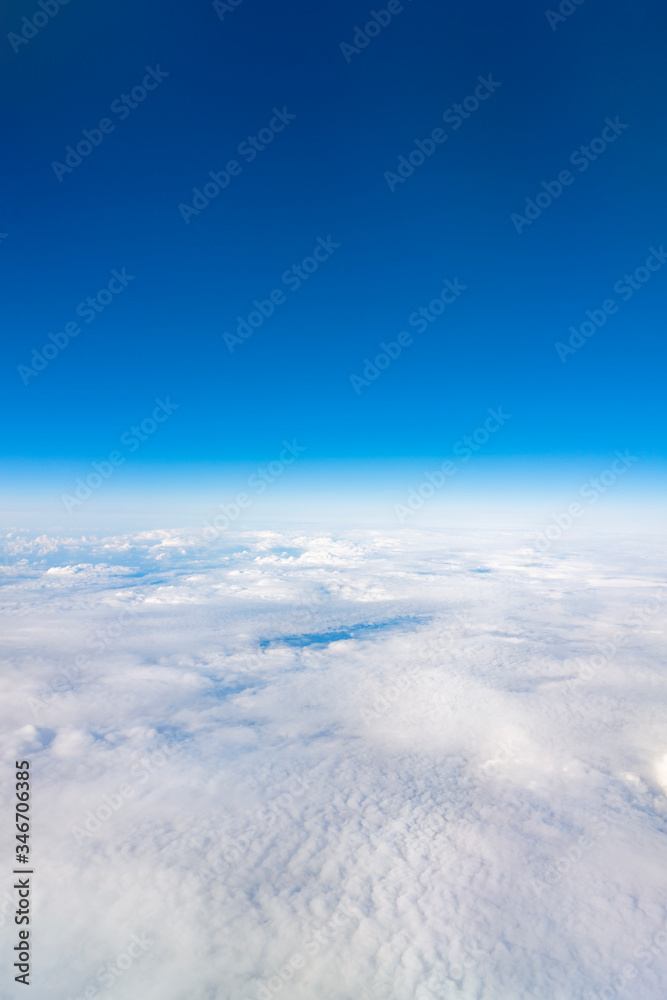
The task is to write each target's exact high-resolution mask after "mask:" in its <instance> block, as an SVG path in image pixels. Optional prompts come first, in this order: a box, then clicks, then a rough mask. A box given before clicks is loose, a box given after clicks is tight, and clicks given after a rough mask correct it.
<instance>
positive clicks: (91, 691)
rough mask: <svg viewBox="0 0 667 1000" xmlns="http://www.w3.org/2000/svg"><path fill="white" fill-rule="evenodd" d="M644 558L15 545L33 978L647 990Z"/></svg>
mask: <svg viewBox="0 0 667 1000" xmlns="http://www.w3.org/2000/svg"><path fill="white" fill-rule="evenodd" d="M664 550H665V545H664V540H662V539H647V538H644V539H643V540H640V541H638V540H636V539H631V538H627V539H620V540H619V539H618V538H615V539H613V540H606V539H605V538H604V537H602V536H597V537H595V538H593V537H592V536H591V537H590V538H588V539H587V540H586V541H585V542H584V543H581V542H578V544H577V554H571V553H569V552H568V551H567V550H565V549H564V548H561V549H559V551H558V552H555V551H554V552H551V551H549V552H547V553H544V554H540V553H537V552H536V551H535V547H534V546H533V545H530V544H528V543H527V542H526V540H525V538H524V537H523V536H522V535H521V534H520V533H518V532H517V533H514V532H511V531H505V532H492V531H489V532H482V531H479V532H475V533H467V534H466V533H463V532H458V533H451V532H450V533H447V532H441V533H437V532H425V531H413V530H407V529H404V530H400V531H370V530H368V531H347V532H345V533H344V534H340V533H338V534H332V533H331V532H329V531H327V530H324V529H323V530H313V529H309V530H305V529H304V530H293V529H279V528H278V529H276V530H264V531H245V532H236V533H232V532H228V533H226V534H225V536H224V537H221V538H220V539H216V540H215V541H214V542H212V543H210V544H206V543H202V540H201V538H200V537H198V536H196V535H195V534H193V533H190V532H188V531H184V532H178V531H164V530H160V531H150V532H140V533H135V534H127V535H122V536H115V537H94V536H90V535H89V536H86V537H48V536H44V535H42V536H38V537H35V536H32V535H28V534H26V533H17V532H12V533H10V534H9V535H7V537H6V538H5V539H4V557H3V562H4V565H3V566H2V567H1V573H2V581H3V594H4V601H3V612H2V618H3V625H4V629H3V631H4V633H5V635H6V642H5V645H4V663H3V669H2V672H1V675H0V687H1V691H2V699H1V702H0V704H1V705H2V707H1V708H0V711H1V713H2V734H3V735H2V749H3V754H4V761H5V771H6V772H7V773H9V771H10V770H11V768H12V767H13V763H14V760H15V759H16V760H20V759H22V758H28V759H30V761H31V769H32V781H33V786H34V798H33V801H32V812H33V829H34V843H33V848H34V854H33V858H34V866H35V871H36V876H35V909H34V930H33V937H34V941H35V957H34V966H33V968H34V972H33V976H34V981H35V984H34V986H33V991H34V994H35V996H36V997H38V998H39V1000H42V998H44V1000H56V998H58V1000H60V998H62V1000H68V998H71V1000H76V998H78V997H83V996H86V997H93V996H95V997H97V996H100V997H103V998H105V1000H131V998H132V1000H133V998H135V997H138V996H141V997H142V998H144V1000H228V998H229V1000H269V998H272V997H278V998H280V1000H282V998H290V1000H312V998H314V997H317V998H319V1000H334V998H335V1000H357V998H360V997H363V998H369V1000H435V998H438V1000H443V998H444V1000H448V998H450V997H451V998H461V1000H468V998H470V1000H472V998H477V1000H519V998H524V997H526V998H528V997H531V998H540V1000H546V998H552V997H553V998H555V1000H576V998H582V1000H583V998H586V1000H591V998H596V997H612V996H615V995H617V994H618V995H621V994H622V992H623V990H627V993H626V994H625V995H627V996H630V995H634V996H641V997H642V998H643V1000H658V998H662V997H663V996H664V981H665V980H664V976H665V969H666V956H667V892H666V889H667V874H666V873H665V865H664V841H665V832H666V828H667V822H666V821H667V797H666V793H667V736H666V729H665V707H666V704H667V678H666V676H665V657H664V652H665V643H664V624H665V611H666V609H667V585H666V584H665V582H664V564H665V558H664V557H665V551H664ZM4 787H5V788H7V787H8V786H7V783H4ZM10 791H11V790H10ZM11 798H12V795H11V794H10V792H7V794H6V795H5V801H4V802H3V808H4V809H5V810H6V813H9V812H10V809H11ZM4 847H5V850H4V851H3V854H4V856H5V857H9V853H10V845H9V837H7V839H6V840H5V844H4ZM5 870H6V871H9V865H7V866H6V868H5ZM1 898H2V905H1V906H0V912H1V917H0V920H2V922H3V923H4V933H5V934H6V936H9V937H11V936H12V934H13V933H14V924H13V908H14V896H13V894H12V889H11V881H9V880H7V881H6V884H5V886H4V887H3V888H2V896H1ZM7 953H8V952H7V951H6V952H5V954H7ZM10 964H11V963H10V960H6V965H7V968H5V969H3V973H2V974H3V976H5V979H6V980H10V978H13V977H12V973H11V969H10V968H9V966H10ZM661 984H662V985H661ZM86 991H88V993H86Z"/></svg>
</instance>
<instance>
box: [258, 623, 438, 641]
mask: <svg viewBox="0 0 667 1000" xmlns="http://www.w3.org/2000/svg"><path fill="white" fill-rule="evenodd" d="M428 620H429V619H428V617H427V616H416V615H406V616H403V617H398V618H390V619H388V620H387V621H384V622H369V623H362V624H359V625H349V626H347V627H346V628H341V629H338V630H335V631H333V630H332V631H331V632H315V633H312V632H310V633H303V634H302V635H284V636H281V637H280V638H278V639H261V640H260V643H259V646H260V649H266V648H267V647H269V646H276V645H283V646H327V645H328V644H329V643H330V642H341V640H344V639H360V638H363V637H364V636H366V635H367V634H368V633H373V632H379V631H381V630H383V629H390V628H395V627H398V628H403V629H410V630H413V629H415V628H417V626H419V625H423V624H424V622H425V621H428Z"/></svg>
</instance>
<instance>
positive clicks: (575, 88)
mask: <svg viewBox="0 0 667 1000" xmlns="http://www.w3.org/2000/svg"><path fill="white" fill-rule="evenodd" d="M399 7H400V9H398V8H399ZM572 8H573V12H572V13H571V14H570V15H568V16H564V15H559V17H558V19H555V17H554V16H547V14H546V13H545V10H544V9H543V8H542V6H541V5H537V4H535V3H528V2H517V3H515V4H513V5H512V9H511V11H508V10H507V9H505V8H498V6H497V5H495V4H491V3H487V2H480V3H477V4H475V5H472V6H470V5H467V6H465V7H462V8H460V9H447V10H444V9H441V8H440V7H439V6H437V5H435V4H427V3H423V2H421V0H408V2H406V3H405V4H404V5H402V6H401V5H399V4H397V3H395V2H394V3H393V4H392V5H390V10H389V11H388V12H387V13H383V12H384V11H385V8H373V9H377V11H378V14H377V17H373V16H372V15H371V13H370V12H369V8H367V7H366V6H364V5H362V4H359V3H352V2H347V0H343V2H341V3H340V4H337V5H336V7H335V8H326V10H322V9H319V8H317V9H316V8H312V7H311V6H309V5H307V4H297V5H296V6H293V7H291V8H290V9H289V10H285V9H282V8H281V9H278V8H276V7H275V6H274V5H272V4H269V3H268V2H265V0H243V2H242V3H238V4H237V5H236V6H235V7H232V6H231V5H224V4H223V5H218V8H217V9H216V7H215V6H214V5H212V4H210V3H208V4H203V5H201V6H198V7H195V8H191V9H188V10H185V9H178V8H174V9H170V10H169V11H167V10H165V9H164V7H163V5H158V4H157V3H152V2H144V3H142V4H141V5H140V7H139V8H137V7H136V5H132V4H129V3H126V2H121V3H119V4H117V5H115V6H114V7H113V8H112V9H108V10H105V11H104V12H101V11H100V10H94V9H91V8H85V7H83V6H81V5H77V4H76V3H73V4H71V5H69V4H68V5H66V6H63V7H62V8H59V9H58V10H57V13H56V14H54V15H53V16H52V17H50V18H49V19H48V23H46V24H44V26H42V27H39V28H38V29H35V28H32V27H30V26H29V24H28V22H23V21H22V18H24V17H26V16H27V17H32V16H33V14H34V13H35V12H36V11H38V8H37V7H35V8H34V10H33V7H32V6H30V5H29V4H27V3H25V2H22V3H18V2H11V3H8V4H7V5H6V6H5V8H4V13H3V15H2V22H3V28H4V33H5V36H6V45H5V50H4V53H3V55H2V74H3V93H4V110H3V116H4V121H5V134H6V136H7V138H8V143H9V147H10V149H11V154H12V155H11V157H6V158H5V163H4V165H3V168H2V169H3V185H2V187H3V192H4V198H3V209H2V220H1V224H0V228H1V229H2V230H3V239H2V243H1V245H0V252H1V253H2V255H3V260H2V265H3V267H2V274H3V279H4V293H5V294H4V302H5V328H6V330H7V334H8V335H7V338H6V341H5V343H6V348H5V364H4V366H3V370H2V395H3V400H4V405H5V424H6V427H7V428H8V433H7V434H6V435H5V437H4V444H3V449H2V454H3V460H4V462H5V472H6V478H7V479H8V482H9V487H10V491H11V490H14V491H16V490H19V491H20V490H21V489H22V486H21V485H20V484H21V483H22V482H24V481H25V480H26V477H28V478H30V477H31V475H32V473H31V471H30V470H31V469H32V468H34V463H37V468H41V469H42V470H43V478H42V482H46V480H47V478H48V476H49V475H50V473H49V472H48V469H49V468H51V466H48V467H47V466H45V465H43V463H44V462H45V460H48V461H49V462H50V463H55V465H56V466H59V467H60V468H61V469H62V468H67V469H68V470H69V469H70V468H73V469H75V470H77V469H78V472H79V474H85V473H86V471H87V470H88V471H89V467H90V463H91V462H93V461H98V462H99V461H102V460H104V459H106V458H107V456H108V455H109V453H110V452H112V451H114V450H115V449H116V448H118V446H119V442H120V441H121V438H122V436H123V435H124V434H126V435H129V437H128V438H126V440H129V439H130V438H134V432H132V431H131V430H130V429H131V428H132V427H137V426H138V427H140V428H141V427H142V426H144V425H143V423H142V422H145V421H148V423H147V424H146V425H145V426H146V427H148V428H150V426H151V414H152V412H153V410H154V408H155V406H156V400H162V401H166V400H169V401H171V403H172V404H174V409H173V410H172V411H171V412H172V413H173V416H171V415H170V416H169V419H168V420H165V421H164V425H162V424H160V425H158V426H157V427H156V429H155V432H153V431H152V430H151V431H150V432H147V433H144V439H143V440H141V441H140V446H139V445H138V446H137V448H136V449H135V450H134V451H131V452H130V451H126V452H124V455H125V458H126V459H127V462H128V463H132V464H135V465H140V466H145V467H146V468H147V469H148V470H150V469H151V468H152V467H154V466H155V467H157V466H159V467H160V468H161V469H162V470H163V471H168V470H169V469H170V468H171V469H172V470H173V476H172V478H173V482H174V485H176V483H177V482H178V481H179V479H180V475H181V474H180V472H179V470H181V469H182V468H183V463H194V465H195V466H196V465H198V464H199V463H204V464H203V465H202V466H201V467H202V468H210V467H211V464H212V465H213V466H214V467H217V468H218V470H223V469H226V468H231V467H232V465H230V463H232V464H233V463H243V462H249V463H253V462H262V461H264V462H268V461H270V460H272V459H273V458H274V455H275V453H276V452H277V451H279V450H280V448H281V447H282V446H281V441H282V440H283V439H289V440H292V439H297V440H298V441H299V442H300V443H301V444H302V445H303V446H304V447H306V448H307V451H306V453H305V458H304V459H303V461H304V462H305V463H306V464H307V463H316V462H327V461H330V460H336V461H339V462H341V461H342V462H350V461H351V462H355V461H361V462H364V461H371V460H372V461H373V462H377V461H381V462H384V463H387V464H388V465H392V464H393V463H397V462H398V463H400V462H403V461H405V460H411V459H421V458H422V457H430V456H438V457H439V458H440V459H442V458H444V457H445V456H447V455H448V454H449V453H450V451H451V448H452V446H453V444H454V443H455V442H456V441H457V440H459V439H461V438H463V436H464V435H465V434H471V433H472V432H473V431H474V430H475V429H476V428H477V427H479V426H482V425H483V423H484V421H485V419H486V418H487V413H488V411H489V408H498V407H503V408H504V410H505V412H507V413H509V414H511V417H512V419H511V421H509V422H508V423H507V424H506V425H505V426H503V430H502V433H498V434H493V435H491V438H490V440H489V441H488V443H485V445H484V454H485V455H488V456H489V457H494V456H497V457H504V458H507V459H508V460H509V459H512V460H517V459H522V458H523V459H528V460H530V459H533V460H535V461H536V462H537V461H538V460H540V461H543V460H547V461H548V460H550V459H552V458H553V459H554V460H556V459H558V461H562V460H563V459H565V460H568V459H570V460H572V461H579V460H581V459H582V458H585V457H586V456H591V462H592V463H593V465H594V464H595V462H599V461H605V460H607V459H609V460H611V459H613V456H614V452H615V450H616V449H626V448H629V449H630V450H631V451H632V452H636V453H638V454H639V455H640V456H641V457H642V459H643V461H644V462H649V463H655V462H657V463H660V462H662V461H663V460H664V458H665V435H664V416H663V405H662V396H663V387H664V358H665V348H664V330H663V327H664V311H663V308H662V306H663V302H664V289H665V280H666V277H667V267H664V269H663V266H664V264H665V262H667V255H664V244H663V241H667V218H666V217H665V216H666V213H665V197H664V175H665V168H666V166H667V164H666V163H665V144H664V137H663V136H664V121H665V112H666V108H665V104H666V100H665V93H667V90H666V88H665V86H664V84H665V68H664V64H663V60H662V49H663V39H664V28H665V20H666V14H665V11H664V8H663V7H661V6H660V5H659V4H658V3H657V2H650V0H640V2H639V3H636V4H633V5H632V6H630V5H629V4H628V3H623V2H617V0H611V2H609V3H607V4H606V5H605V7H604V10H601V9H600V7H599V5H596V4H595V3H594V2H593V0H590V2H585V3H583V4H581V5H580V6H578V7H574V5H572ZM49 9H51V8H49ZM553 9H554V10H555V11H557V10H558V8H557V7H555V8H553ZM392 10H393V11H394V13H393V14H391V16H390V11H392ZM45 16H46V15H44V16H39V15H38V16H37V22H38V23H39V24H40V25H41V23H42V21H43V17H45ZM26 24H28V27H26V26H25V25H26ZM367 24H370V28H369V29H368V32H366V30H365V25H367ZM22 26H23V31H24V34H25V35H33V34H34V37H30V38H24V37H23V36H21V35H20V34H19V33H20V32H21V30H22ZM357 29H361V30H362V33H361V34H360V33H359V32H358V30H357ZM19 38H20V39H21V40H20V41H17V39H19ZM355 38H356V44H355ZM15 49H16V50H17V51H15ZM144 84H145V86H144ZM475 95H477V96H475ZM84 130H86V131H87V133H88V138H87V139H86V135H85V134H84ZM252 137H255V138H254V139H253V138H252ZM82 141H83V142H84V145H83V146H82V147H80V153H79V154H77V153H76V147H77V145H78V144H79V143H81V142H82ZM86 143H87V144H88V145H86ZM68 147H70V150H72V152H70V153H69V154H68ZM81 152H83V153H84V155H80V154H81ZM79 159H80V161H81V162H78V160H79ZM422 161H423V162H422ZM564 171H566V172H567V174H564V173H563V172H564ZM401 174H402V175H403V176H401ZM212 175H213V176H215V175H217V177H218V181H217V182H215V181H214V180H213V176H212ZM559 176H560V180H559V179H558V178H559ZM206 185H208V187H206ZM219 185H222V186H223V188H224V189H220V188H219ZM204 191H208V193H209V194H210V195H211V197H210V199H208V198H207V197H206V194H205V193H204ZM197 192H200V193H199V194H197ZM214 192H215V193H214ZM197 199H198V200H197ZM196 206H199V207H198V208H196ZM540 206H542V208H540ZM193 208H194V209H195V210H194V211H193ZM531 216H532V220H531ZM521 220H523V221H521ZM519 230H520V231H519ZM647 261H648V266H646V263H647ZM637 269H639V271H638V270H637ZM626 276H627V277H626ZM445 281H449V285H445V284H443V282H445ZM452 289H453V291H452ZM272 293H273V300H272V298H271V296H272ZM443 299H444V301H443ZM420 310H421V312H420ZM262 313H264V315H262ZM248 321H250V325H248ZM586 323H588V326H586V325H585V326H584V328H583V332H581V327H582V324H586ZM68 324H69V325H68ZM577 331H578V332H577ZM50 335H52V336H50ZM572 338H574V339H572ZM383 344H384V345H386V349H385V348H384V347H383V346H382V345H383ZM558 344H562V345H565V346H564V347H561V348H558V347H557V345H558ZM45 345H48V346H47V349H46V355H45V354H44V353H43V349H44V346H45ZM399 351H400V353H399ZM387 352H388V353H387ZM378 356H379V362H378V365H376V364H375V359H376V358H377V357H378ZM40 359H41V360H40ZM647 360H649V361H650V363H649V364H647ZM367 361H370V367H368V365H367ZM40 367H41V370H38V369H39V368H40ZM167 405H169V403H167ZM537 467H538V466H537V465H536V466H535V468H537ZM312 468H313V475H314V476H315V477H317V474H316V472H315V466H312ZM68 474H69V473H68ZM49 482H50V483H51V480H49ZM128 482H129V480H128ZM53 484H54V485H53V488H59V487H58V484H56V483H55V480H53ZM180 485H182V484H180ZM49 488H50V489H51V486H49Z"/></svg>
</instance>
